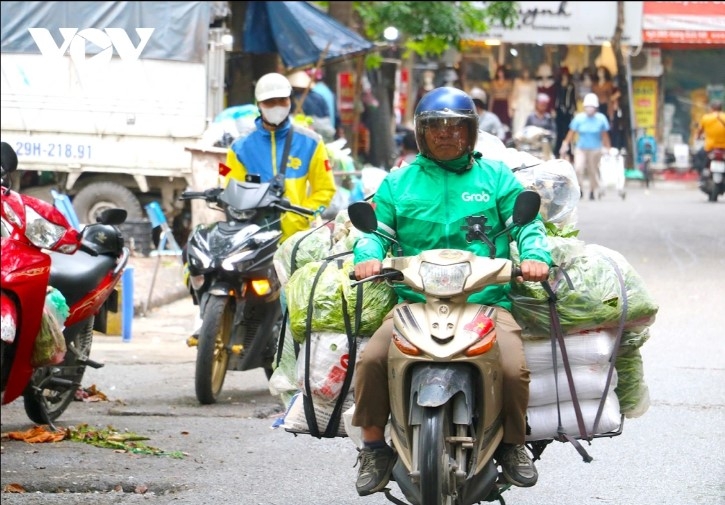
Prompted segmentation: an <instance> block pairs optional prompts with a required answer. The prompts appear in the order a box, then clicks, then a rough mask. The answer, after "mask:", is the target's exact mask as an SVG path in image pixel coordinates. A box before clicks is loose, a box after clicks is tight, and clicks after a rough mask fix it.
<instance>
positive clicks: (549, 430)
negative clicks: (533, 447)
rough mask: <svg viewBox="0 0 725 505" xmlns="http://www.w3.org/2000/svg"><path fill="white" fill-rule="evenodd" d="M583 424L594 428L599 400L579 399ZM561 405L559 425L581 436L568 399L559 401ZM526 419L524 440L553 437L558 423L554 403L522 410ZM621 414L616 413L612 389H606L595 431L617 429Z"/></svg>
mask: <svg viewBox="0 0 725 505" xmlns="http://www.w3.org/2000/svg"><path fill="white" fill-rule="evenodd" d="M579 406H580V407H581V411H582V416H583V418H584V427H585V428H586V429H587V431H588V432H590V433H591V432H592V431H593V430H594V418H595V417H596V415H597V411H598V410H599V400H584V401H580V402H579ZM560 408H561V424H562V427H563V428H564V431H565V432H566V433H567V434H569V435H570V436H572V437H573V438H581V435H580V434H579V428H578V425H577V422H576V414H575V411H574V405H573V403H572V402H570V401H569V402H563V403H561V405H560ZM526 415H527V421H528V423H529V426H530V427H531V433H530V434H529V435H526V441H527V442H530V441H533V440H549V439H554V438H556V437H557V436H558V435H557V427H558V425H559V421H558V416H557V408H556V403H550V404H548V405H542V406H540V407H529V408H528V409H527V411H526ZM620 424H621V415H620V412H619V400H618V399H617V395H616V394H615V393H614V391H610V392H609V394H608V395H607V399H606V401H605V403H604V409H603V410H602V417H601V418H600V420H599V427H598V429H597V430H596V433H595V434H601V433H607V432H610V431H614V430H616V429H617V428H619V426H620Z"/></svg>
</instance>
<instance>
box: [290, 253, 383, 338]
mask: <svg viewBox="0 0 725 505" xmlns="http://www.w3.org/2000/svg"><path fill="white" fill-rule="evenodd" d="M347 256H348V258H347V259H342V258H343V257H338V258H332V259H327V260H324V261H315V262H312V263H308V264H306V265H304V266H303V267H301V268H300V269H298V270H297V271H296V272H295V273H294V274H292V277H290V279H289V282H288V283H287V287H286V288H285V289H286V292H287V307H288V310H289V314H290V318H289V321H290V328H291V331H292V337H293V338H294V340H295V341H296V342H300V343H301V342H303V341H304V340H305V335H306V331H307V323H308V321H309V325H310V328H309V329H310V332H323V331H330V332H338V333H347V330H346V327H345V319H344V317H343V297H344V299H345V303H346V305H347V315H348V317H349V321H350V325H351V328H354V327H355V304H356V302H357V292H358V288H357V287H355V288H351V287H350V282H351V281H350V279H349V272H351V271H352V269H353V262H352V254H349V253H348V254H347ZM362 294H363V296H362V314H361V317H360V336H370V335H372V334H373V332H374V331H375V330H376V329H377V328H378V327H379V326H380V323H381V322H382V320H383V317H385V315H386V314H387V313H388V312H390V310H391V309H392V308H393V306H394V305H395V304H396V303H397V296H396V294H395V291H394V290H393V288H391V287H390V286H388V285H387V284H385V283H382V282H368V283H365V284H363V285H362Z"/></svg>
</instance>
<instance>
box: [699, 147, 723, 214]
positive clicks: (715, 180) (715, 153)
mask: <svg viewBox="0 0 725 505" xmlns="http://www.w3.org/2000/svg"><path fill="white" fill-rule="evenodd" d="M700 190H701V191H702V192H703V193H705V194H706V195H707V199H708V201H710V202H717V199H718V197H719V196H720V195H722V194H725V149H712V150H711V151H709V152H707V161H706V164H705V167H704V168H703V169H702V171H701V172H700Z"/></svg>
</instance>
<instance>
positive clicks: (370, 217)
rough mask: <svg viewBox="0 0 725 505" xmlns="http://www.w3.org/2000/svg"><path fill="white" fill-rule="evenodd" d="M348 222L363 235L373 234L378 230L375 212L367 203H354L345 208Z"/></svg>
mask: <svg viewBox="0 0 725 505" xmlns="http://www.w3.org/2000/svg"><path fill="white" fill-rule="evenodd" d="M347 214H348V216H349V217H350V222H352V225H353V226H354V227H355V228H357V229H358V230H360V231H362V232H365V233H374V232H375V231H376V230H377V229H378V218H377V217H375V210H373V207H372V205H370V204H369V203H368V202H365V201H362V202H354V203H351V204H350V205H349V206H348V208H347Z"/></svg>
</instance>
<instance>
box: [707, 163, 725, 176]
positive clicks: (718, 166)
mask: <svg viewBox="0 0 725 505" xmlns="http://www.w3.org/2000/svg"><path fill="white" fill-rule="evenodd" d="M710 172H716V173H718V174H722V173H725V161H711V162H710Z"/></svg>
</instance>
